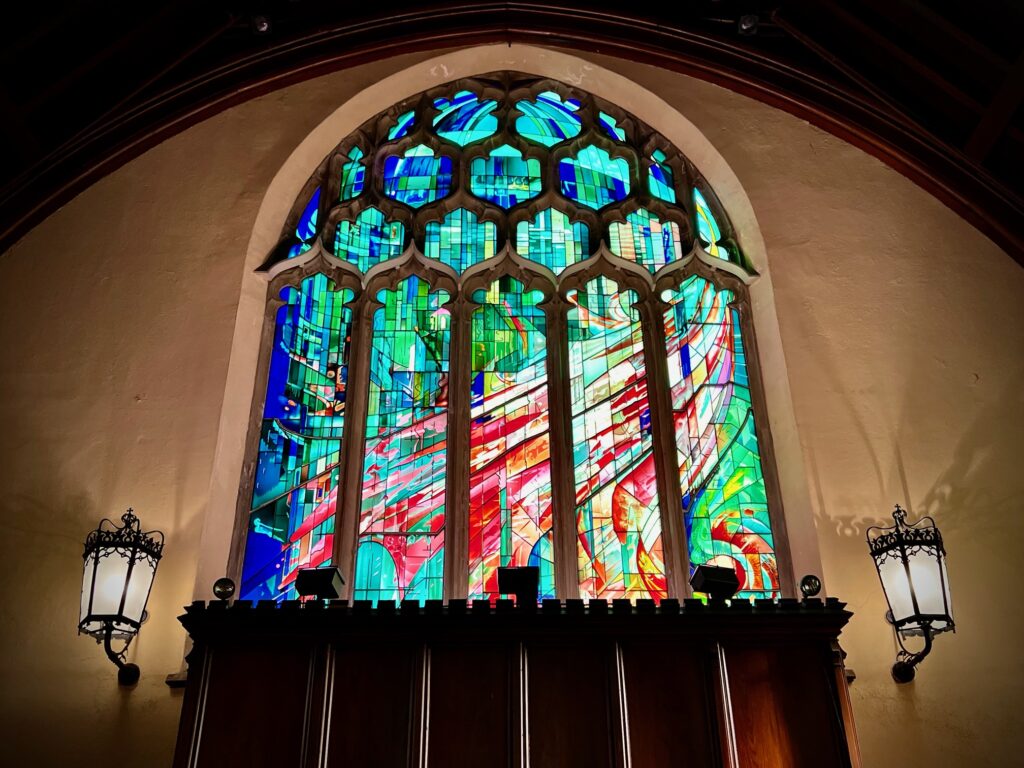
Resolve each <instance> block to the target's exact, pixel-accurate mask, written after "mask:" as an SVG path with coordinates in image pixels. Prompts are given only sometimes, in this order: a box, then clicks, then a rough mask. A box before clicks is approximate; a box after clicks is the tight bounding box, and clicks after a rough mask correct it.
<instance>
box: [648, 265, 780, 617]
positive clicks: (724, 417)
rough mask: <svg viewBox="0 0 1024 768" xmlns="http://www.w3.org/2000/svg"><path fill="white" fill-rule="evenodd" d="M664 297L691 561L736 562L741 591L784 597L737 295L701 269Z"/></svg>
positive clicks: (680, 480) (749, 593)
mask: <svg viewBox="0 0 1024 768" xmlns="http://www.w3.org/2000/svg"><path fill="white" fill-rule="evenodd" d="M662 298H663V299H664V300H665V301H666V302H667V303H668V305H669V309H668V310H666V312H665V336H666V339H667V348H668V376H669V386H670V388H671V393H672V411H673V417H674V422H675V434H676V448H677V453H678V458H679V482H680V486H681V490H682V494H683V510H684V515H685V519H686V532H687V541H688V543H689V548H690V553H689V554H690V563H691V566H697V565H702V564H705V563H710V564H712V565H724V566H728V567H730V568H735V569H736V573H737V576H738V577H739V579H740V593H739V594H740V596H741V597H750V596H753V597H773V596H778V594H779V572H778V565H777V563H776V559H775V544H774V536H773V534H772V526H771V520H770V519H769V516H768V497H767V494H766V491H765V485H764V475H763V473H762V471H761V457H760V449H759V448H758V444H757V433H756V429H755V426H754V412H753V407H752V405H751V400H750V384H749V380H748V378H747V359H746V353H745V351H744V348H743V338H742V336H741V333H740V324H739V312H738V310H736V309H735V308H733V307H732V306H731V304H732V302H733V300H734V298H735V297H734V296H733V294H732V293H731V292H730V291H727V290H719V289H716V288H715V286H714V285H712V284H711V283H710V282H708V281H707V280H705V279H703V278H701V277H698V276H696V275H695V276H693V277H690V278H688V279H687V281H686V282H685V283H684V284H683V285H682V287H681V288H680V289H679V290H677V291H666V292H665V293H664V294H663V295H662Z"/></svg>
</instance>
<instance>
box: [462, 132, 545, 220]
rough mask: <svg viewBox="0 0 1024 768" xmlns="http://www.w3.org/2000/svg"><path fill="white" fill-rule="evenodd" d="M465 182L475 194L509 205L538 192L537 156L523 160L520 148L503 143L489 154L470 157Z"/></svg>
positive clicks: (496, 202)
mask: <svg viewBox="0 0 1024 768" xmlns="http://www.w3.org/2000/svg"><path fill="white" fill-rule="evenodd" d="M469 185H470V189H471V190H472V191H473V194H474V195H476V196H477V197H481V198H483V199H484V200H488V201H490V202H492V203H494V204H495V205H500V206H501V207H502V208H511V207H512V206H514V205H518V204H519V203H521V202H523V201H524V200H529V199H530V198H531V197H536V196H537V195H539V194H540V190H541V175H540V160H536V159H534V158H528V159H526V160H524V159H523V153H522V152H520V151H519V150H518V149H515V148H514V147H510V146H509V145H508V144H503V145H502V146H500V147H498V148H497V149H495V150H493V151H492V152H491V154H490V156H488V157H486V158H485V157H476V158H474V159H473V162H472V163H471V165H470V179H469Z"/></svg>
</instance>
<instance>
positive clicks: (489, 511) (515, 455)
mask: <svg viewBox="0 0 1024 768" xmlns="http://www.w3.org/2000/svg"><path fill="white" fill-rule="evenodd" d="M542 298H543V295H542V294H541V293H540V292H539V291H524V289H523V286H522V284H521V283H519V282H518V281H516V280H514V279H512V278H501V279H499V280H497V281H495V282H494V283H492V284H491V285H490V287H489V288H488V289H487V290H482V291H477V292H476V294H475V295H474V296H473V300H474V301H475V302H476V303H477V304H479V306H478V307H477V308H476V309H475V310H473V318H472V326H473V330H472V350H473V354H472V366H473V367H472V378H471V394H470V408H471V419H472V424H471V429H470V448H469V450H470V459H469V472H470V474H469V596H470V598H471V599H477V598H492V599H493V598H496V597H497V596H498V567H499V566H509V565H513V566H520V565H534V566H537V567H539V568H540V585H539V597H540V599H544V598H549V597H554V596H555V577H554V554H553V551H552V542H551V524H552V520H551V461H550V444H549V440H550V438H549V432H548V377H547V363H546V354H547V339H546V334H547V324H546V322H545V317H544V311H543V310H542V309H541V308H540V307H539V306H538V304H539V303H540V302H541V300H542Z"/></svg>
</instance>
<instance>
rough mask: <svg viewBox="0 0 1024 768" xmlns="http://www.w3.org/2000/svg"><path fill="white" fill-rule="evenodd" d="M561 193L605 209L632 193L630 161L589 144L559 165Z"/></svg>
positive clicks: (588, 204)
mask: <svg viewBox="0 0 1024 768" xmlns="http://www.w3.org/2000/svg"><path fill="white" fill-rule="evenodd" d="M558 178H559V179H560V181H561V184H562V194H563V195H565V196H566V197H568V198H569V199H570V200H575V201H576V202H577V203H580V204H581V205H585V206H587V207H589V208H603V207H604V206H606V205H608V204H609V203H614V202H617V201H619V200H624V199H625V197H626V195H628V194H629V163H627V162H626V161H625V160H624V159H623V158H621V157H617V158H613V157H611V156H610V155H609V154H608V153H607V152H605V151H604V150H603V149H601V148H600V147H595V146H589V147H584V148H583V149H581V150H580V152H579V154H577V155H576V157H575V158H570V157H567V158H565V159H564V160H562V161H561V162H560V163H559V164H558Z"/></svg>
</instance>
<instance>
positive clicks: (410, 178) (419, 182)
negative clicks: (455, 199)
mask: <svg viewBox="0 0 1024 768" xmlns="http://www.w3.org/2000/svg"><path fill="white" fill-rule="evenodd" d="M451 188H452V161H451V159H450V158H448V157H445V156H444V155H442V156H441V157H434V151H433V150H432V149H431V148H430V147H428V146H425V145H423V144H420V145H419V146H417V147H413V148H412V149H410V150H409V151H408V152H406V153H405V155H404V156H402V157H398V156H396V155H391V156H390V157H388V159H387V160H385V161H384V194H385V195H387V196H388V197H390V198H392V199H393V200H397V201H398V202H400V203H405V204H406V205H409V206H412V207H413V208H420V207H422V206H424V205H426V204H427V203H432V202H434V201H435V200H440V199H441V198H442V197H444V196H445V195H447V194H448V192H449V191H450V190H451Z"/></svg>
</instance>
